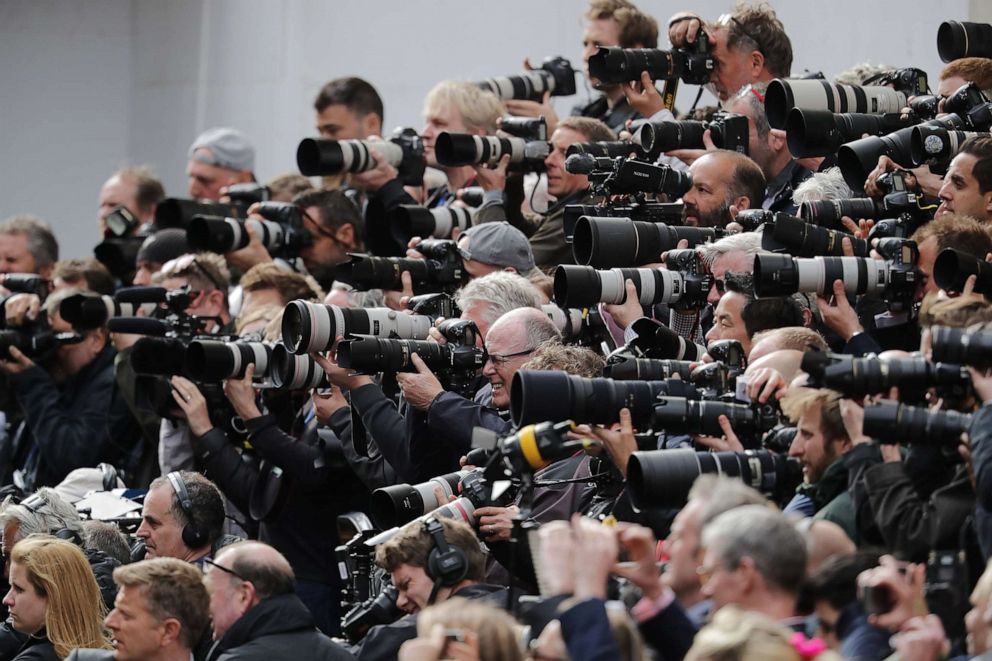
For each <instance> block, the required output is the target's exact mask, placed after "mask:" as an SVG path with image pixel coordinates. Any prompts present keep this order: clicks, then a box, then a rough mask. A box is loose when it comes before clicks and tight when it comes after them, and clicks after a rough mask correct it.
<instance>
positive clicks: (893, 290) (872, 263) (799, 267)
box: [754, 239, 921, 311]
mask: <svg viewBox="0 0 992 661" xmlns="http://www.w3.org/2000/svg"><path fill="white" fill-rule="evenodd" d="M893 242H894V243H893ZM876 250H878V252H879V253H882V254H883V256H885V257H886V258H889V259H886V260H885V261H882V260H878V259H871V258H869V257H812V258H796V257H790V256H788V255H755V258H754V291H755V293H756V294H757V295H758V297H759V298H763V297H774V296H791V295H792V294H795V293H796V292H802V293H809V294H820V295H821V296H827V297H829V296H832V295H833V283H834V281H835V280H840V281H842V282H843V283H844V290H845V291H846V292H847V293H848V294H868V293H876V294H879V295H881V296H882V297H883V298H884V299H885V300H886V302H887V303H888V304H889V309H890V310H891V311H901V310H909V309H912V306H913V302H914V300H915V294H916V288H917V285H918V284H919V282H920V277H921V276H920V272H919V270H918V269H917V268H916V266H915V263H916V260H917V258H918V255H919V252H918V250H917V249H916V244H914V243H913V242H912V241H905V240H903V239H881V240H880V241H879V242H878V244H877V246H876Z"/></svg>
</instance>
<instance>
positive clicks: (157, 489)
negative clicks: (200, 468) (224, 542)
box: [135, 471, 224, 563]
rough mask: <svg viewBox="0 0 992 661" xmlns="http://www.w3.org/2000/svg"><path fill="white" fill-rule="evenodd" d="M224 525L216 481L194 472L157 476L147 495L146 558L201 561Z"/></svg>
mask: <svg viewBox="0 0 992 661" xmlns="http://www.w3.org/2000/svg"><path fill="white" fill-rule="evenodd" d="M223 525H224V499H223V498H222V497H221V494H220V490H219V489H218V488H217V487H216V486H215V485H214V483H213V482H211V481H210V480H208V479H207V478H205V477H203V476H202V475H200V474H199V473H194V472H192V471H174V472H172V473H169V474H168V475H165V476H164V477H159V478H156V479H155V480H154V481H153V482H152V483H151V485H150V487H149V489H148V494H147V495H146V496H145V503H144V507H143V508H142V510H141V526H139V527H138V531H137V532H136V533H135V535H136V536H137V537H138V538H139V539H141V540H142V541H143V542H144V543H145V551H146V555H145V557H146V558H179V559H180V560H185V561H187V562H195V563H199V562H200V561H201V560H202V559H203V558H204V557H206V556H208V555H210V551H211V548H212V547H213V544H214V542H215V541H217V538H218V537H220V535H221V529H222V527H223Z"/></svg>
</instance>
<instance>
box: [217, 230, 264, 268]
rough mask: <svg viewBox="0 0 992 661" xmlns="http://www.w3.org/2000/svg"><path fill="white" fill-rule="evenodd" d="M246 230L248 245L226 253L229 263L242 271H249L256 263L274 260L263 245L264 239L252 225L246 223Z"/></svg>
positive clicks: (225, 256) (225, 257)
mask: <svg viewBox="0 0 992 661" xmlns="http://www.w3.org/2000/svg"><path fill="white" fill-rule="evenodd" d="M245 230H246V231H247V232H248V245H247V246H245V247H244V248H242V249H241V250H234V251H232V252H229V253H227V254H226V255H224V259H226V260H227V263H228V264H230V265H231V266H233V267H234V268H237V269H241V271H242V272H244V271H247V270H248V269H250V268H251V267H253V266H255V264H268V263H269V262H271V261H272V256H271V255H270V254H269V251H268V250H266V249H265V246H264V245H262V240H261V239H260V238H259V237H258V234H257V233H256V232H255V230H254V229H253V228H252V226H251V225H245Z"/></svg>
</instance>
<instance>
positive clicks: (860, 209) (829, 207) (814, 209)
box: [799, 197, 884, 232]
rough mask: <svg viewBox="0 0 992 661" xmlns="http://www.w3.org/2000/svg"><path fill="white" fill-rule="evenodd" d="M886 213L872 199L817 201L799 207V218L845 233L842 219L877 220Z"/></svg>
mask: <svg viewBox="0 0 992 661" xmlns="http://www.w3.org/2000/svg"><path fill="white" fill-rule="evenodd" d="M882 213H884V210H883V209H879V205H878V204H877V203H876V202H875V200H873V199H871V198H870V197H864V198H849V199H845V200H815V201H812V202H803V203H802V204H801V205H799V217H800V218H802V219H803V220H805V221H806V222H809V223H812V224H814V225H818V226H820V227H824V228H826V229H830V230H838V231H842V232H843V231H845V228H844V225H843V223H841V219H842V218H843V217H844V216H848V217H849V218H877V217H878V216H879V215H881V214H882Z"/></svg>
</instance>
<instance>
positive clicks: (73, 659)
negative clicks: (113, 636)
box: [65, 648, 117, 661]
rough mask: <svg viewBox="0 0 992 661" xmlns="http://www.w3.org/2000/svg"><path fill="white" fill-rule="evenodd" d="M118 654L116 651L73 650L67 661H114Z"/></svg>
mask: <svg viewBox="0 0 992 661" xmlns="http://www.w3.org/2000/svg"><path fill="white" fill-rule="evenodd" d="M116 656H117V652H115V651H114V650H91V649H83V648H80V649H78V650H73V651H72V652H70V653H69V656H67V657H65V658H66V661H114V658H115V657H116Z"/></svg>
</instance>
